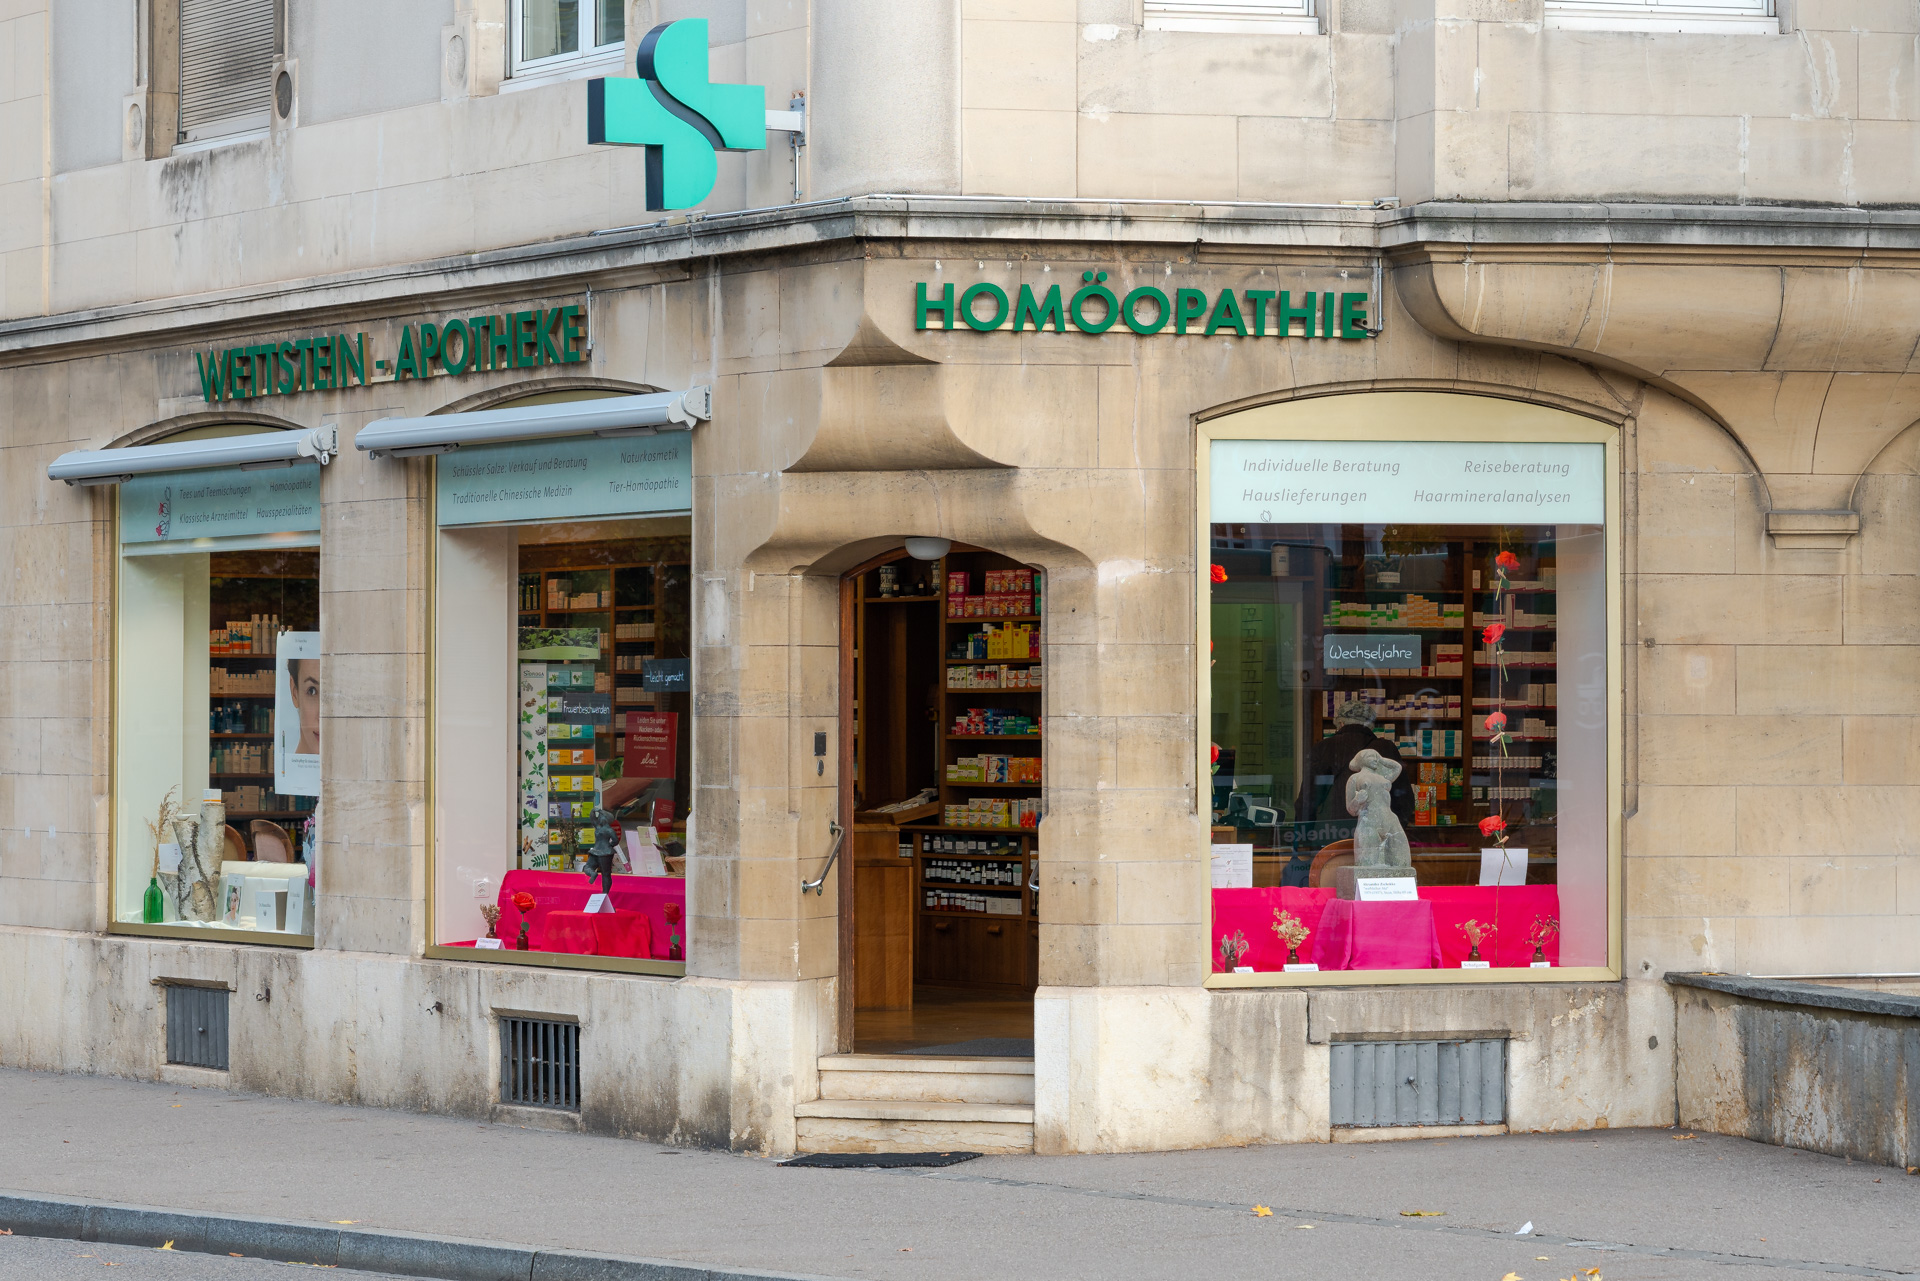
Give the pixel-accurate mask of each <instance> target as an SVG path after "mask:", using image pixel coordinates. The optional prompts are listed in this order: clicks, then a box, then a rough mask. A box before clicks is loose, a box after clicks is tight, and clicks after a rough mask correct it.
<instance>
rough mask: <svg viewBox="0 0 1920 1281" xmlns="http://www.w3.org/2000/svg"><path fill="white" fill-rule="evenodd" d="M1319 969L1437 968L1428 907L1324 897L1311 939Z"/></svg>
mask: <svg viewBox="0 0 1920 1281" xmlns="http://www.w3.org/2000/svg"><path fill="white" fill-rule="evenodd" d="M1313 963H1314V964H1315V965H1318V966H1319V967H1320V968H1321V969H1323V970H1430V969H1432V968H1434V967H1435V966H1437V965H1438V964H1440V939H1439V936H1438V935H1437V934H1436V933H1435V932H1434V928H1433V904H1431V903H1429V902H1427V901H1426V900H1425V899H1415V900H1414V901H1413V902H1411V903H1355V902H1351V901H1349V900H1346V899H1337V898H1336V899H1329V900H1328V902H1327V910H1326V911H1324V912H1322V913H1321V914H1320V929H1319V930H1318V931H1317V932H1316V934H1315V936H1314V940H1313Z"/></svg>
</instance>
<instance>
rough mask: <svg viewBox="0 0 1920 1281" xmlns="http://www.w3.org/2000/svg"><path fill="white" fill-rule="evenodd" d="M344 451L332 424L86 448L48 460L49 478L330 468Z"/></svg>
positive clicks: (88, 481)
mask: <svg viewBox="0 0 1920 1281" xmlns="http://www.w3.org/2000/svg"><path fill="white" fill-rule="evenodd" d="M339 451H340V434H339V432H338V431H337V430H336V429H335V428H334V426H333V424H331V423H328V424H327V425H326V426H324V427H309V428H307V429H306V430H304V431H263V432H254V433H250V434H248V435H245V436H221V437H218V438H217V439H214V440H178V441H162V442H161V443H159V444H157V445H130V446H128V447H127V448H125V449H80V450H75V451H74V452H72V453H70V454H62V455H60V456H59V457H58V458H56V459H54V460H53V462H52V463H50V464H48V466H47V479H48V480H64V481H66V482H67V483H68V484H69V485H112V484H116V483H118V482H120V481H125V480H132V479H133V478H134V477H135V476H146V475H151V474H152V473H154V472H162V471H194V470H200V469H204V468H208V467H238V468H239V469H240V470H241V471H264V470H266V469H267V468H270V467H291V466H293V465H294V464H295V463H301V462H317V463H319V464H321V465H322V466H325V465H326V464H327V463H329V462H331V461H332V460H333V456H334V455H335V454H337V453H338V452H339Z"/></svg>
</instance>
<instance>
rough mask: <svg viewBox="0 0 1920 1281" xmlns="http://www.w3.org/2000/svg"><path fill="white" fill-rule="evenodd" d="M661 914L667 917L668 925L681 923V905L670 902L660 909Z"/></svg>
mask: <svg viewBox="0 0 1920 1281" xmlns="http://www.w3.org/2000/svg"><path fill="white" fill-rule="evenodd" d="M660 915H662V916H664V917H666V918H667V924H668V925H678V924H680V905H679V904H678V903H669V904H667V905H666V906H665V907H663V908H661V909H660Z"/></svg>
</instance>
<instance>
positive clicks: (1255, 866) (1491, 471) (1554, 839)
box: [1199, 392, 1620, 986]
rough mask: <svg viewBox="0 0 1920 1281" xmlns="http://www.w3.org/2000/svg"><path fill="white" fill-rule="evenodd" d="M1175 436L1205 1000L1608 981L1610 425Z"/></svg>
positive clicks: (1485, 423)
mask: <svg viewBox="0 0 1920 1281" xmlns="http://www.w3.org/2000/svg"><path fill="white" fill-rule="evenodd" d="M1200 436H1201V441H1200V450H1201V456H1200V459H1199V464H1200V480H1201V494H1202V500H1201V507H1200V510H1201V513H1202V515H1201V521H1202V524H1201V528H1200V531H1199V537H1200V547H1201V549H1202V553H1201V554H1202V556H1203V558H1204V559H1203V562H1202V563H1203V564H1204V566H1205V567H1206V570H1207V579H1206V581H1205V583H1204V585H1203V587H1202V590H1201V593H1200V616H1199V630H1200V636H1201V640H1202V652H1203V654H1205V655H1206V657H1207V659H1208V661H1207V662H1206V663H1204V664H1202V666H1201V669H1200V671H1201V683H1200V689H1199V699H1200V706H1201V711H1202V716H1201V724H1202V726H1203V727H1204V735H1203V740H1202V742H1201V744H1200V747H1201V753H1202V755H1201V760H1200V765H1199V770H1200V776H1201V777H1202V778H1203V779H1206V780H1208V782H1209V784H1210V786H1209V787H1208V788H1207V796H1208V804H1209V809H1210V818H1211V828H1212V833H1213V844H1212V846H1211V848H1210V851H1209V853H1210V858H1209V864H1210V870H1211V878H1212V886H1213V923H1212V928H1211V931H1210V952H1211V954H1212V955H1211V962H1212V966H1211V968H1212V970H1213V975H1214V977H1213V978H1212V979H1211V980H1210V981H1209V982H1210V985H1212V986H1233V985H1248V984H1260V983H1269V982H1302V983H1314V982H1341V983H1351V982H1353V981H1354V980H1355V978H1356V977H1359V976H1361V975H1364V976H1365V978H1366V979H1367V981H1378V982H1395V981H1411V980H1416V979H1418V980H1423V981H1424V980H1438V979H1442V978H1449V977H1450V978H1453V979H1463V978H1465V979H1474V980H1487V979H1515V978H1518V979H1534V980H1538V979H1554V978H1569V979H1576V978H1577V979H1594V978H1603V977H1609V976H1611V977H1618V973H1619V937H1620V936H1619V924H1618V920H1619V892H1618V890H1619V848H1620V834H1619V815H1620V806H1619V803H1618V794H1619V777H1620V775H1619V740H1620V732H1619V727H1620V713H1619V682H1618V678H1617V674H1616V670H1615V669H1616V665H1617V664H1616V660H1615V658H1614V656H1615V655H1616V654H1617V653H1618V651H1619V639H1618V638H1619V631H1620V606H1619V582H1620V574H1619V518H1618V502H1619V499H1618V489H1619V485H1618V477H1619V464H1618V453H1617V444H1616V437H1617V432H1616V430H1615V429H1614V428H1613V427H1612V426H1610V425H1608V424H1605V423H1601V422H1597V421H1595V420H1593V419H1590V418H1584V417H1581V416H1578V415H1575V414H1571V413H1567V412H1565V411H1562V410H1558V409H1553V408H1548V407H1544V406H1539V405H1531V404H1526V403H1523V402H1520V401H1515V400H1504V399H1496V398H1492V397H1485V396H1473V395H1461V394H1450V393H1437V392H1385V393H1370V394H1355V395H1341V396H1326V397H1319V398H1314V399H1306V400H1297V401H1291V402H1287V403H1284V404H1277V405H1268V406H1264V407H1261V408H1259V409H1254V410H1248V411H1244V412H1241V413H1236V414H1232V415H1227V416H1224V417H1221V418H1218V419H1215V420H1213V421H1210V422H1207V423H1204V424H1202V427H1201V432H1200Z"/></svg>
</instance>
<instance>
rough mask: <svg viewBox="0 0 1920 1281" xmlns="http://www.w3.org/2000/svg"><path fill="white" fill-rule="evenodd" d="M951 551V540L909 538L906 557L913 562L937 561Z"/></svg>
mask: <svg viewBox="0 0 1920 1281" xmlns="http://www.w3.org/2000/svg"><path fill="white" fill-rule="evenodd" d="M952 549H953V540H952V539H951V538H909V539H908V540H907V555H909V556H911V557H913V558H914V559H915V560H939V559H940V558H941V557H942V556H945V555H946V554H947V553H948V552H949V551H951V550H952Z"/></svg>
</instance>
